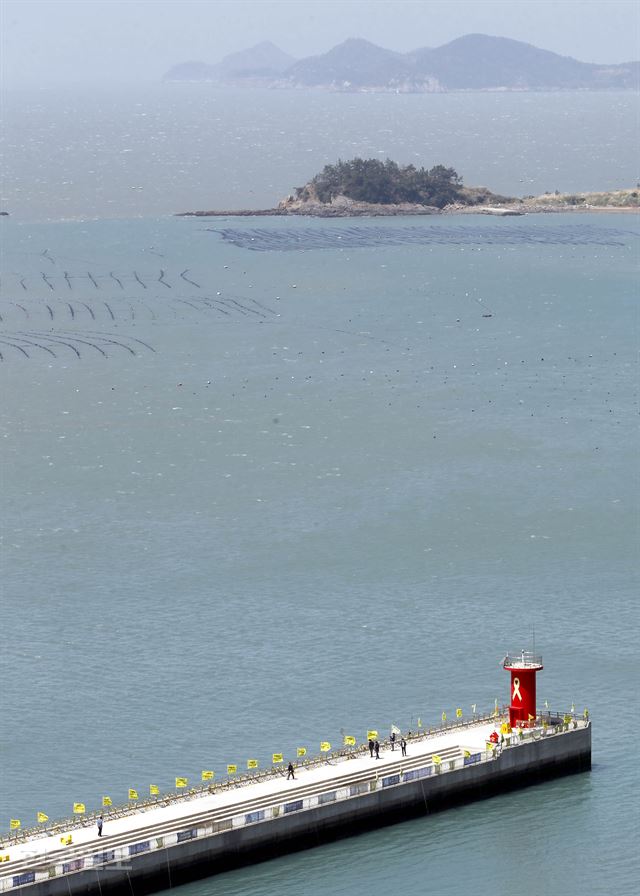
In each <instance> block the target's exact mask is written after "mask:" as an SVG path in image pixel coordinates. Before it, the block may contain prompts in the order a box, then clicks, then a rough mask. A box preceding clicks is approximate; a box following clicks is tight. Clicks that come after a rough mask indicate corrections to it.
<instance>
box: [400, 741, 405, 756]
mask: <svg viewBox="0 0 640 896" xmlns="http://www.w3.org/2000/svg"><path fill="white" fill-rule="evenodd" d="M400 749H401V750H402V755H403V756H406V755H407V742H406V740H405V739H404V737H403V738H402V740H401V741H400Z"/></svg>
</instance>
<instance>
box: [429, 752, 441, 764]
mask: <svg viewBox="0 0 640 896" xmlns="http://www.w3.org/2000/svg"><path fill="white" fill-rule="evenodd" d="M431 759H432V760H433V764H434V765H440V763H441V762H442V759H441V757H440V756H438V754H437V753H434V754H433V756H432V757H431Z"/></svg>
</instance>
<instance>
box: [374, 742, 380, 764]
mask: <svg viewBox="0 0 640 896" xmlns="http://www.w3.org/2000/svg"><path fill="white" fill-rule="evenodd" d="M373 749H374V752H375V754H376V759H380V741H379V740H377V741H375V743H374V745H373Z"/></svg>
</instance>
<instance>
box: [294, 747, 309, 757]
mask: <svg viewBox="0 0 640 896" xmlns="http://www.w3.org/2000/svg"><path fill="white" fill-rule="evenodd" d="M296 755H297V756H306V755H307V748H306V747H298V749H297V750H296Z"/></svg>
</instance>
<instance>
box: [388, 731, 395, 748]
mask: <svg viewBox="0 0 640 896" xmlns="http://www.w3.org/2000/svg"><path fill="white" fill-rule="evenodd" d="M389 740H390V741H391V752H392V753H393V752H394V751H395V749H396V733H395V731H392V732H391V736H390V738H389Z"/></svg>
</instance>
